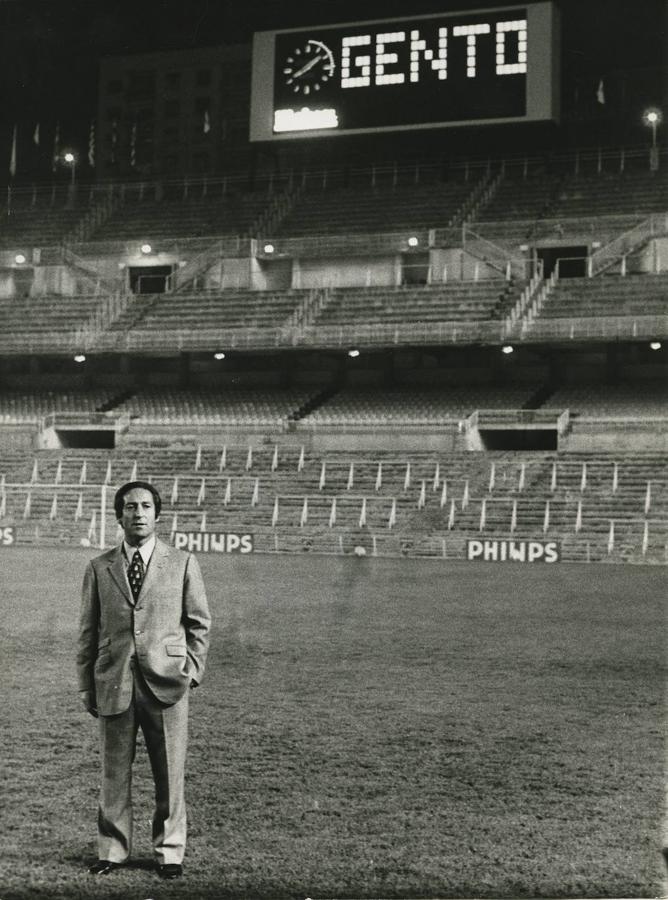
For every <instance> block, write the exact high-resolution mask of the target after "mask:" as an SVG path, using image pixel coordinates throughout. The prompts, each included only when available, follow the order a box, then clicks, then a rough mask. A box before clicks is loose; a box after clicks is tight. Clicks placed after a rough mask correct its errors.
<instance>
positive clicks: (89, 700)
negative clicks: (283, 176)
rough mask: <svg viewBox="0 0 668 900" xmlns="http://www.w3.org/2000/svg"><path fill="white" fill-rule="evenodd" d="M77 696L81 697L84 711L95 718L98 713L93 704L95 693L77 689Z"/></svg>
mask: <svg viewBox="0 0 668 900" xmlns="http://www.w3.org/2000/svg"><path fill="white" fill-rule="evenodd" d="M79 696H80V697H81V702H82V703H83V707H84V709H85V710H86V712H87V713H90V715H91V716H93V717H94V718H95V719H97V717H98V714H97V707H96V706H95V703H96V702H97V701H96V699H95V693H94V692H93V691H79Z"/></svg>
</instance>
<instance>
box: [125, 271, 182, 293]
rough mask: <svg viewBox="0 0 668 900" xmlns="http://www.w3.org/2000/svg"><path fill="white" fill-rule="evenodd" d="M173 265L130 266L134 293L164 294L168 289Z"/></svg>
mask: <svg viewBox="0 0 668 900" xmlns="http://www.w3.org/2000/svg"><path fill="white" fill-rule="evenodd" d="M171 275H172V266H130V290H131V291H132V293H133V294H164V293H165V292H166V291H167V290H168V286H169V278H170V277H171Z"/></svg>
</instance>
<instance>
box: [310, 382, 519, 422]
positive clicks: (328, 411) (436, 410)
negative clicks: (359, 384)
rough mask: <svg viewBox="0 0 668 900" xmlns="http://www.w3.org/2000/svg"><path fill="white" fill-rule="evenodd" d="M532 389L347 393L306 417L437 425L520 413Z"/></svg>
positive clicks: (501, 388) (329, 419) (311, 420)
mask: <svg viewBox="0 0 668 900" xmlns="http://www.w3.org/2000/svg"><path fill="white" fill-rule="evenodd" d="M531 393H532V386H531V385H527V386H524V387H522V386H519V387H494V386H490V385H485V386H480V387H478V388H475V387H466V388H456V387H452V388H448V389H443V388H441V389H434V388H431V389H430V388H423V389H421V390H416V389H413V390H411V389H408V388H403V389H401V388H397V389H394V390H379V389H367V390H365V391H363V390H351V389H344V390H341V391H339V392H337V393H336V394H335V395H334V396H333V397H332V398H331V399H328V400H326V401H325V402H324V403H322V405H320V406H319V407H318V408H317V409H315V410H314V411H313V412H310V413H309V414H308V415H306V416H304V417H303V422H304V423H305V424H307V425H313V426H320V425H361V424H368V425H390V424H404V425H429V424H431V425H436V424H440V423H442V422H443V421H444V420H448V419H458V418H460V417H462V416H466V415H470V414H471V413H472V412H473V411H474V410H476V409H480V408H484V409H494V408H497V409H517V408H519V407H522V406H524V404H525V403H526V402H527V400H528V399H529V398H530V395H531Z"/></svg>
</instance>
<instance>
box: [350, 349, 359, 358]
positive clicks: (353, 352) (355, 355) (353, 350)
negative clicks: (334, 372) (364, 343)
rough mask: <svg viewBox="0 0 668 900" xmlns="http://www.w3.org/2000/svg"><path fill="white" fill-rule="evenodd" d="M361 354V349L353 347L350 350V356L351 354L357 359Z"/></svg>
mask: <svg viewBox="0 0 668 900" xmlns="http://www.w3.org/2000/svg"><path fill="white" fill-rule="evenodd" d="M359 355H360V352H359V350H355V349H352V350H349V351H348V356H350V357H351V358H352V359H356V358H357V357H358V356H359Z"/></svg>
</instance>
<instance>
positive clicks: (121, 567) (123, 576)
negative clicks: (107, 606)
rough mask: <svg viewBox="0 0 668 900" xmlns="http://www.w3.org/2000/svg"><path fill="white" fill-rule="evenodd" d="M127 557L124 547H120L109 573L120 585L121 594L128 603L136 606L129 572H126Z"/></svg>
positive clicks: (110, 565)
mask: <svg viewBox="0 0 668 900" xmlns="http://www.w3.org/2000/svg"><path fill="white" fill-rule="evenodd" d="M125 566H126V563H125V557H124V556H123V550H122V547H118V548H117V549H116V552H115V554H114V558H113V560H112V561H111V563H110V564H109V572H110V574H111V577H112V578H113V579H114V581H115V582H116V584H117V585H118V587H119V589H120V591H121V593H122V594H123V596H124V597H125V599H126V600H127V601H128V603H130V604H132V606H134V605H135V601H134V599H133V597H132V591H131V590H130V584H129V582H128V576H127V572H126V570H125Z"/></svg>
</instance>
